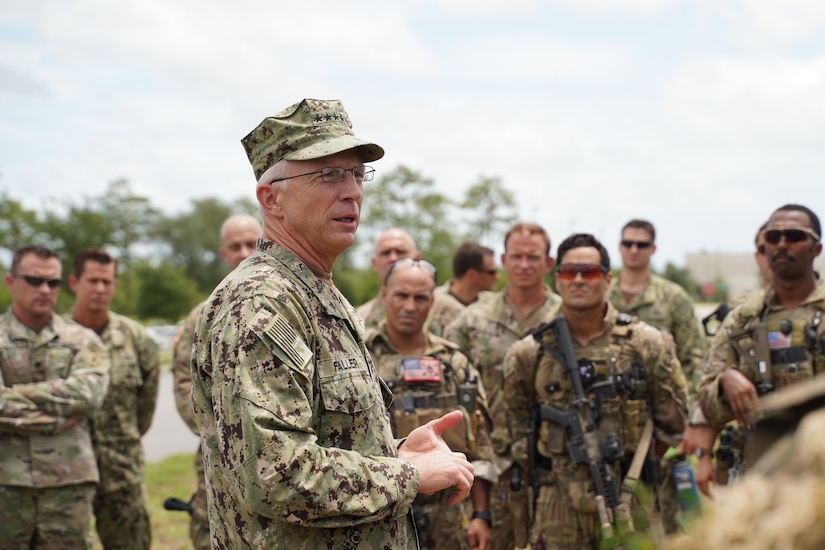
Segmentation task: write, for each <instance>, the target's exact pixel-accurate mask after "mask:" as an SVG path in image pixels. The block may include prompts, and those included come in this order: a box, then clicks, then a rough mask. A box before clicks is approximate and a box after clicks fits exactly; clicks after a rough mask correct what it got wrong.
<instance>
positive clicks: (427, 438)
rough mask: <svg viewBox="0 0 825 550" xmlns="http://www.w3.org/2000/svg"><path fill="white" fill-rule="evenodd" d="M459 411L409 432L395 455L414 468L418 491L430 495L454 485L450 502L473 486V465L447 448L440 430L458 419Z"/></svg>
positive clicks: (463, 496) (460, 415) (458, 499)
mask: <svg viewBox="0 0 825 550" xmlns="http://www.w3.org/2000/svg"><path fill="white" fill-rule="evenodd" d="M463 416H464V415H463V413H462V412H461V411H452V412H449V413H447V414H445V415H444V416H442V417H441V418H437V419H435V420H431V421H429V422H427V423H426V424H424V425H423V426H420V427H418V428H416V429H414V430H413V431H411V432H410V435H408V436H407V439H406V440H405V441H404V444H403V445H402V446H401V448H399V449H398V456H399V457H400V458H404V459H407V460H409V461H410V462H412V463H413V464H415V466H416V468H418V475H419V486H418V492H419V493H424V494H427V495H432V494H434V493H436V492H438V491H441V490H443V489H447V488H449V487H455V492H454V493H453V494H452V495H451V496H450V500H449V501H450V504H458V503H459V502H461V501H462V500H464V499H465V498H466V497H467V495H468V494H470V489H472V487H473V465H472V464H470V462H468V461H467V457H466V456H464V454H463V453H454V452H452V451H451V450H450V448H449V447H448V446H447V444H446V443H444V440H443V439H441V433H442V432H444V430H448V429H450V428H452V427H453V426H455V425H456V424H458V423H459V422H461V419H462V418H463Z"/></svg>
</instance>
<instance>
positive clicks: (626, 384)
mask: <svg viewBox="0 0 825 550" xmlns="http://www.w3.org/2000/svg"><path fill="white" fill-rule="evenodd" d="M610 279H611V274H610V259H609V257H608V254H607V250H606V249H605V248H604V246H602V244H601V243H600V242H599V241H598V240H596V239H595V238H594V237H593V236H592V235H588V234H576V235H572V236H571V237H568V238H567V239H566V240H565V241H564V242H562V244H561V245H559V251H558V264H557V267H556V287H557V289H558V291H559V295H560V296H561V298H562V308H561V313H562V314H563V315H564V316H565V317H566V319H567V322H568V324H569V327H570V335H571V339H572V345H573V350H572V352H573V353H575V358H574V361H576V362H577V367H578V370H579V372H580V373H581V380H582V387H583V389H584V397H585V398H586V399H587V400H589V402H588V403H586V404H585V405H584V407H588V410H590V411H592V414H593V418H594V419H595V426H594V428H595V431H594V432H593V433H595V436H596V437H598V445H599V448H600V449H602V450H601V457H602V460H603V461H604V464H605V466H606V469H607V471H609V472H611V476H610V479H608V481H607V482H606V483H607V487H608V488H610V485H612V489H613V490H614V491H616V493H620V490H619V487H620V485H621V482H622V480H621V475H622V472H623V471H626V470H627V469H628V467H629V465H630V463H631V459H632V458H633V457H634V453H635V452H636V451H637V448H641V450H640V451H639V452H641V453H642V454H641V456H642V457H644V456H647V454H648V452H650V449H651V441H650V439H649V437H646V436H644V435H642V434H643V433H644V432H645V430H644V427H645V424H646V423H647V419H648V418H650V419H652V422H653V433H654V434H655V438H656V439H658V440H661V441H663V442H665V443H666V444H667V445H675V444H677V443H678V441H679V439H680V435H681V432H682V431H683V430H684V428H685V424H686V415H687V403H686V399H687V397H686V393H685V379H684V376H683V374H682V370H681V368H680V366H679V361H678V359H676V354H675V350H674V347H673V342H672V340H671V338H670V336H668V335H666V334H663V333H662V332H660V331H659V330H657V329H654V328H653V327H650V326H649V325H647V324H645V323H643V322H640V321H638V320H635V319H633V318H631V317H630V316H628V315H626V314H619V313H618V312H617V311H616V310H615V309H614V308H613V306H612V305H610V303H609V302H607V300H606V294H607V290H608V288H609V285H610ZM547 326H548V325H543V326H542V328H540V329H538V330H537V331H536V333H535V334H531V335H529V336H527V337H525V338H523V339H521V340H519V341H518V342H517V343H516V344H514V345H513V346H512V347H511V348H510V349H509V351H508V352H507V356H506V358H505V362H504V369H505V373H504V392H503V399H501V400H499V401H498V402H497V403H498V404H499V405H498V407H500V408H502V409H504V414H505V416H506V418H507V423H506V426H508V427H509V429H508V430H501V429H500V427H499V426H496V435H497V438H500V440H501V441H502V442H503V446H504V447H505V448H506V449H508V450H510V451H511V452H512V457H513V459H514V460H515V461H516V462H518V463H519V464H520V465H521V467H522V468H524V469H525V470H526V471H528V472H530V475H531V480H532V481H534V482H535V484H534V486H538V495H537V498H536V509H535V517H534V520H533V524H532V528H531V531H530V541H531V543H532V544H533V545H534V548H564V549H569V550H572V549H579V548H586V549H589V548H595V547H596V544H597V541H598V540H599V535H600V523H601V522H600V519H599V515H598V513H597V501H596V499H595V496H596V495H595V493H594V491H593V484H594V481H593V476H592V475H591V470H590V469H589V468H588V464H587V459H586V457H585V460H584V463H580V462H577V461H574V460H572V458H571V453H572V452H573V450H572V449H571V448H570V445H571V444H572V443H573V440H572V439H571V436H572V434H573V432H572V430H571V428H570V427H569V426H568V427H565V426H564V425H563V424H560V423H557V422H556V421H554V420H553V419H550V418H545V417H541V420H540V422H539V423H538V425H537V427H536V439H535V440H534V441H535V442H536V443H535V449H534V451H535V453H536V454H535V460H534V461H533V462H534V463H528V453H529V452H530V449H529V447H528V435H529V434H528V430H527V426H528V424H529V423H530V419H531V415H532V414H533V410H534V407H535V406H537V405H539V404H541V405H550V406H552V407H554V408H555V409H556V410H557V411H559V412H561V413H568V412H570V411H573V410H574V409H573V403H574V402H575V401H576V399H577V396H576V393H575V392H574V391H573V382H572V379H571V376H570V373H569V371H568V368H567V365H566V364H562V363H561V362H560V360H559V359H558V358H556V357H555V356H554V355H551V351H550V350H555V351H560V349H561V348H560V344H559V342H558V341H557V340H556V337H555V334H554V332H552V331H550V330H542V329H543V328H545V327H547ZM539 341H541V344H540V343H539ZM597 388H598V389H599V392H598V393H597ZM597 395H598V396H599V397H597ZM494 415H495V416H496V418H498V417H500V416H502V412H501V411H500V410H499V409H498V408H496V410H494ZM642 442H643V443H642ZM645 446H647V450H646V449H645ZM608 449H609V450H610V454H608V451H607V450H608ZM587 456H590V449H588V454H587ZM539 466H541V467H542V469H543V473H541V475H540V470H539V469H538V468H539ZM638 475H639V474H638V472H637V473H636V476H638ZM628 500H629V499H628ZM616 504H618V501H617V503H616ZM628 504H632V501H630V502H628ZM616 519H617V518H616V517H615V516H614V518H613V521H614V522H615V521H616Z"/></svg>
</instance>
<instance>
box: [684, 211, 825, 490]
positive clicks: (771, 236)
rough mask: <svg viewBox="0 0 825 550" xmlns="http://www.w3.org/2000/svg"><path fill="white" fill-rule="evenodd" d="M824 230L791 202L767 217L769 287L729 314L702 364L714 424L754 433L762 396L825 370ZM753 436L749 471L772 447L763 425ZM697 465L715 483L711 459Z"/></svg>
mask: <svg viewBox="0 0 825 550" xmlns="http://www.w3.org/2000/svg"><path fill="white" fill-rule="evenodd" d="M821 232H822V228H821V225H820V222H819V218H818V217H817V215H816V214H814V212H813V211H811V210H810V209H809V208H807V207H805V206H802V205H799V204H786V205H784V206H782V207H780V208H778V209H777V210H775V211H774V212H773V214H771V217H770V218H769V219H768V224H767V226H766V227H765V231H764V233H763V235H764V244H765V257H766V259H767V261H768V264H769V266H770V270H771V274H772V280H771V283H770V285H769V286H768V287H767V288H766V289H765V290H764V291H759V292H756V293H754V294H752V295H751V296H750V297H749V298H748V299H747V300H746V301H745V303H743V304H741V305H740V306H738V307H736V308H735V309H734V310H733V311H732V312H731V313H730V314H728V316H727V317H726V318H725V320H724V321H723V322H722V325H721V326H720V327H719V330H718V331H717V332H716V334H715V336H714V337H713V340H712V341H711V345H710V350H709V351H708V356H707V359H706V362H705V364H704V366H703V373H704V374H703V376H702V381H701V385H700V388H699V390H700V391H699V402H700V404H701V408H702V411H703V412H704V416H705V419H706V420H707V421H708V422H709V423H710V424H711V425H712V426H714V427H716V428H719V429H721V428H722V427H723V425H724V424H725V423H726V422H728V421H731V420H734V419H736V420H738V421H739V423H740V425H742V426H744V427H745V428H746V429H747V428H752V427H753V417H752V415H753V412H754V410H755V409H756V407H757V404H758V401H759V398H760V397H761V396H763V395H766V394H769V393H772V392H773V391H774V390H776V389H779V388H783V387H786V386H790V385H793V384H797V383H800V382H806V381H808V380H810V379H811V378H812V377H813V376H814V375H816V374H818V373H821V372H823V370H825V336H824V335H823V329H824V328H825V323H823V322H822V316H823V312H825V283H823V281H822V280H820V279H818V278H817V276H816V273H815V271H814V259H815V258H816V257H817V256H819V254H820V253H821V252H822V243H821ZM755 436H756V437H754V438H753V439H752V441H751V443H750V444H747V445H745V448H744V449H743V453H744V462H745V468H747V467H748V465H750V464H752V463H753V461H754V460H756V459H758V458H759V456H761V454H762V452H763V451H764V448H765V446H766V445H769V444H770V443H771V440H770V437H766V438H762V437H761V432H760V430H759V429H758V425H757V429H756V430H755ZM703 463H704V464H703ZM699 466H700V468H699V469H697V482H698V481H699V480H701V479H707V478H711V479H712V477H713V470H712V468H711V466H710V456H708V459H707V461H700V464H699Z"/></svg>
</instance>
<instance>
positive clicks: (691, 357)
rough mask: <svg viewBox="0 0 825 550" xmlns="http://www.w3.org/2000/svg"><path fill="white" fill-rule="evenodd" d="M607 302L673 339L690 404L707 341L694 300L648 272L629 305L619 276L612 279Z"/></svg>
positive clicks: (675, 285) (695, 388) (674, 285)
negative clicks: (697, 316) (695, 309)
mask: <svg viewBox="0 0 825 550" xmlns="http://www.w3.org/2000/svg"><path fill="white" fill-rule="evenodd" d="M607 299H608V301H609V302H610V303H611V304H613V307H615V308H616V309H617V310H619V312H621V313H629V314H630V315H633V316H634V317H638V318H639V320H640V321H644V322H645V323H647V324H648V325H650V326H653V327H656V328H658V329H661V330H665V331H667V332H668V333H670V335H671V336H673V341H674V343H675V344H676V357H677V358H678V359H679V364H680V365H681V366H682V371H683V372H684V374H685V379H686V380H687V381H688V394H689V397H690V399H691V402H693V400H694V399H695V397H696V390H697V388H698V385H699V378H700V375H701V369H702V360H703V358H704V353H705V350H706V349H707V340H706V338H705V333H704V330H703V328H702V325H701V323H700V322H699V320H698V319H697V318H696V313H695V311H694V309H693V300H691V299H690V296H688V293H687V292H685V289H683V288H682V287H681V286H679V285H677V284H676V283H674V282H671V281H668V280H667V279H664V278H662V277H660V276H658V275H655V274H653V273H651V274H650V280H649V281H648V283H647V286H646V287H645V289H644V290H643V291H642V292H640V293H639V294H637V295H636V296H634V297H633V299H632V300H631V301H630V303H628V302H627V300H626V299H625V296H624V293H623V292H622V291H621V289H620V288H619V277H614V278H613V281H612V282H611V284H610V290H609V292H608V295H607Z"/></svg>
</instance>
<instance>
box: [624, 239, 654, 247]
mask: <svg viewBox="0 0 825 550" xmlns="http://www.w3.org/2000/svg"><path fill="white" fill-rule="evenodd" d="M621 244H622V246H623V247H625V248H633V245H634V244H635V245H636V248H638V249H639V250H644V249H645V248H650V247H651V246H653V243H652V242H651V241H631V240H628V239H622V240H621Z"/></svg>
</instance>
